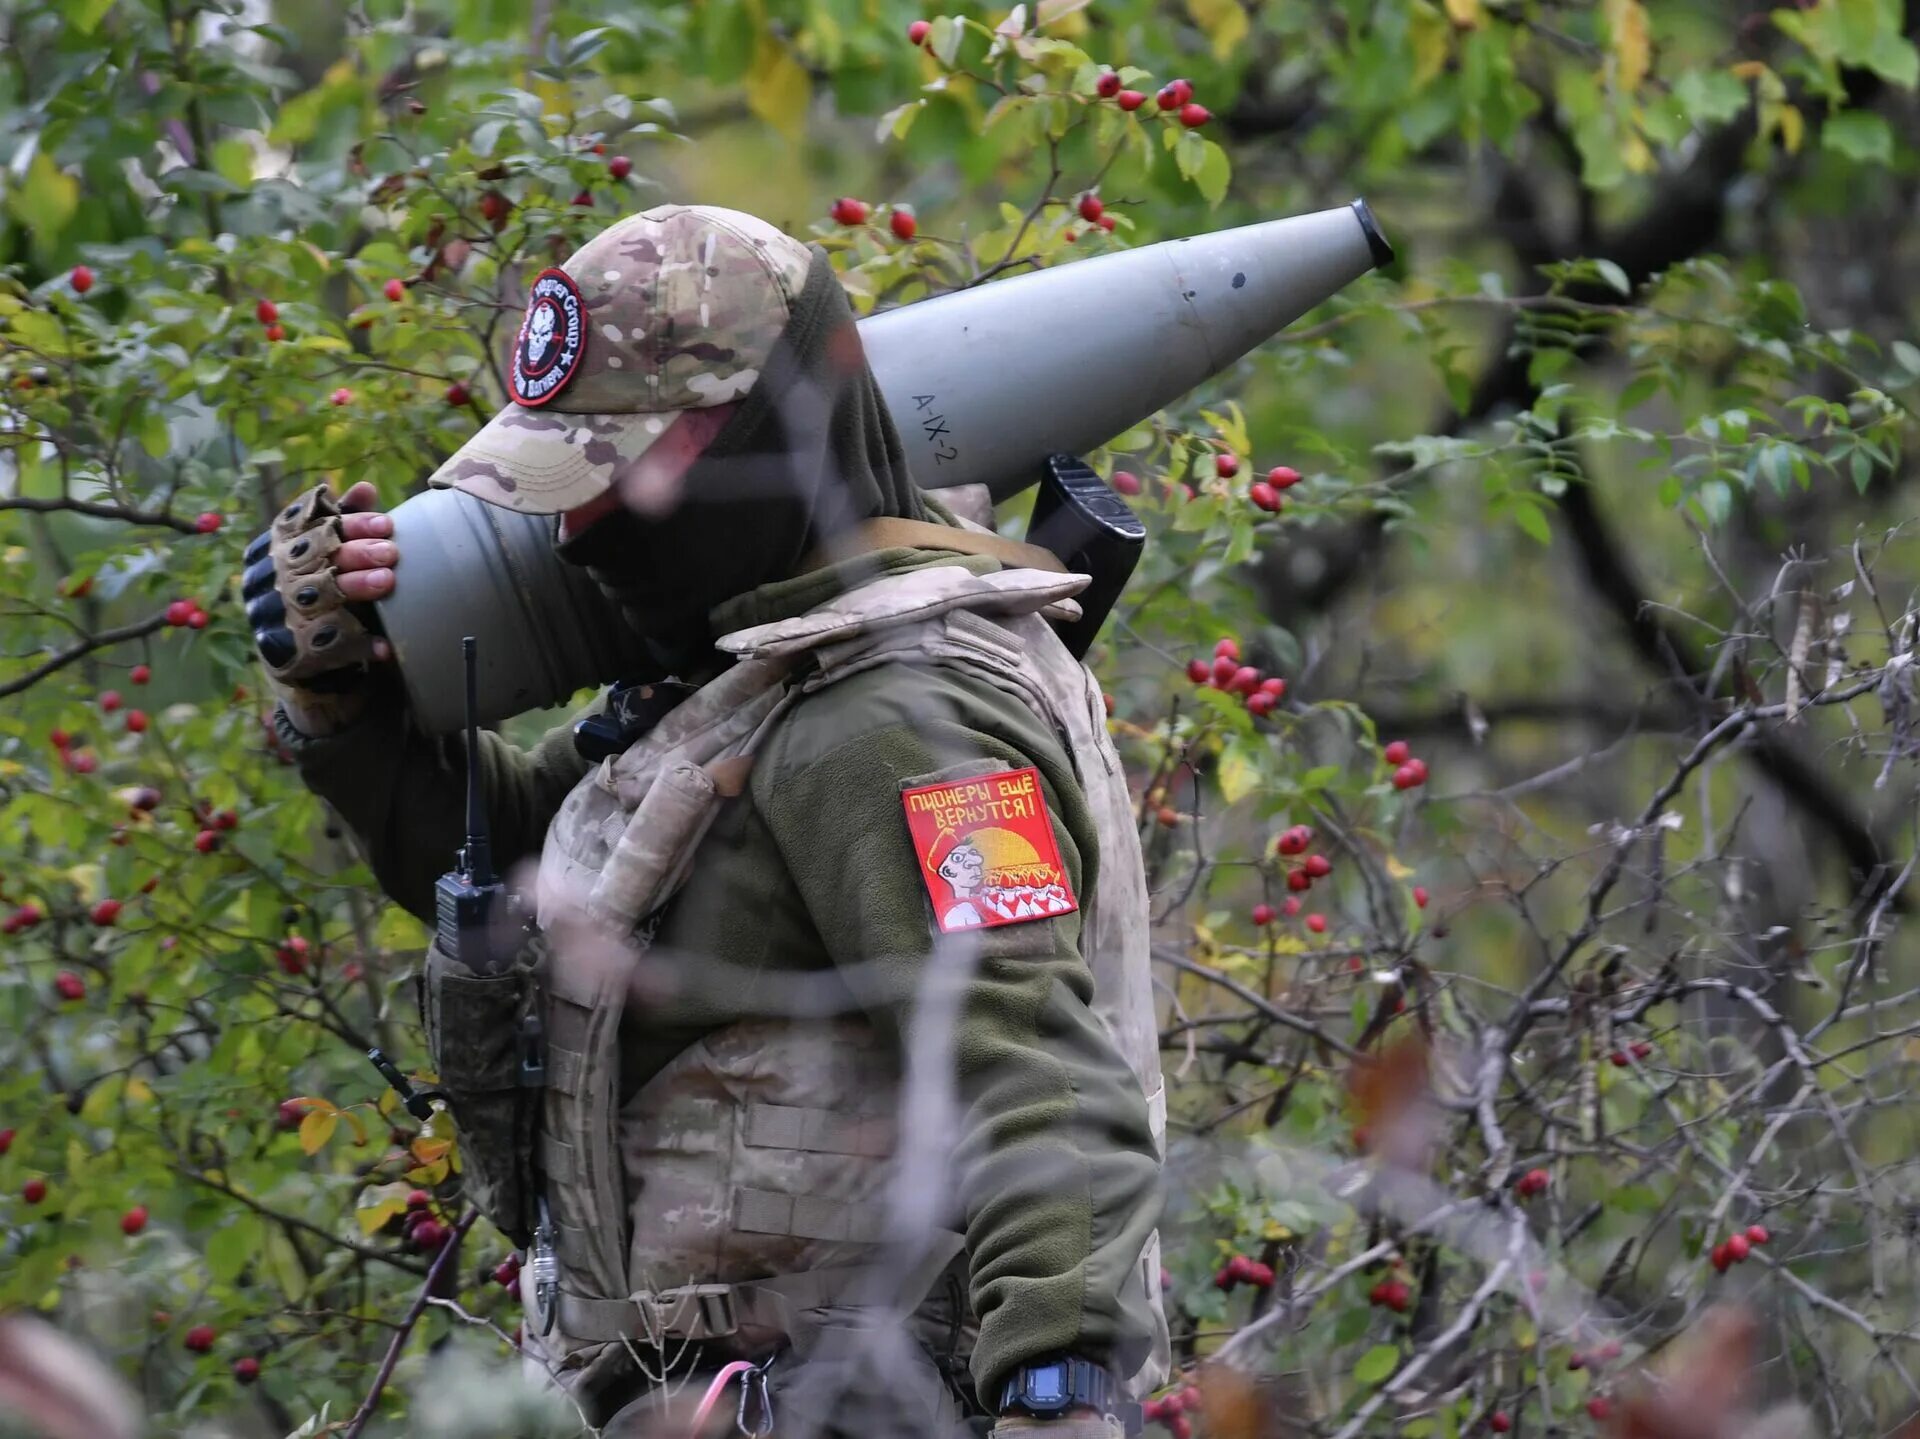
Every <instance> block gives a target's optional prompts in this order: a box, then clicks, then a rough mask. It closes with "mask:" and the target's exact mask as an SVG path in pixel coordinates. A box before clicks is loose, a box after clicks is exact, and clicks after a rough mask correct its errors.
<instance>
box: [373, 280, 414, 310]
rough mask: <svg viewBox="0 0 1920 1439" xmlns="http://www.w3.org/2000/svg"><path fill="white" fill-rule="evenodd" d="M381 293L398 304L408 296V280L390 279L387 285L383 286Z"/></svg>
mask: <svg viewBox="0 0 1920 1439" xmlns="http://www.w3.org/2000/svg"><path fill="white" fill-rule="evenodd" d="M380 293H381V294H383V295H385V296H386V297H387V298H388V299H389V300H391V301H393V303H394V304H396V305H397V304H399V303H400V302H401V301H402V300H404V299H406V298H407V284H406V281H404V280H401V279H398V278H395V279H392V280H389V281H387V283H386V284H385V285H383V286H382V287H381V290H380Z"/></svg>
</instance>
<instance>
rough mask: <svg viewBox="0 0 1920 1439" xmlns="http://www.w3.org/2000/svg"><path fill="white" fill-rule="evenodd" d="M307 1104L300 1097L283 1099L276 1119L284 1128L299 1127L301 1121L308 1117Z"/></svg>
mask: <svg viewBox="0 0 1920 1439" xmlns="http://www.w3.org/2000/svg"><path fill="white" fill-rule="evenodd" d="M306 1113H307V1106H306V1105H305V1104H304V1103H303V1102H302V1101H300V1100H298V1099H283V1100H281V1101H280V1107H279V1109H278V1110H277V1111H275V1114H274V1121H275V1123H277V1124H278V1125H279V1126H280V1128H282V1129H298V1128H299V1127H300V1121H301V1120H302V1119H304V1118H305V1117H306Z"/></svg>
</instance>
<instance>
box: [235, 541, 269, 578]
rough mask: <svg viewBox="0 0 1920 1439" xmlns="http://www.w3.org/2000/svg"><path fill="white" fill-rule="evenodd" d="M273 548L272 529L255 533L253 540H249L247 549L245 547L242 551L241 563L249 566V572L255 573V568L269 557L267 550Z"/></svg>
mask: <svg viewBox="0 0 1920 1439" xmlns="http://www.w3.org/2000/svg"><path fill="white" fill-rule="evenodd" d="M272 548H273V531H272V530H262V531H261V532H260V533H259V534H257V535H255V536H254V537H253V538H252V539H251V540H249V541H247V547H246V549H244V550H243V551H241V553H240V563H241V564H243V565H246V566H247V567H248V568H247V573H248V574H252V573H253V571H254V568H255V567H257V566H258V565H259V563H260V561H261V560H264V559H265V558H266V557H267V551H268V550H270V549H272Z"/></svg>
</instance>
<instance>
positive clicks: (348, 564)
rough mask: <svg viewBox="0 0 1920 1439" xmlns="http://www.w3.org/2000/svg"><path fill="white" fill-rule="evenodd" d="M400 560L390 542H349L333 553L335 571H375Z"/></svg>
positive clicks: (393, 545) (397, 550) (397, 549)
mask: <svg viewBox="0 0 1920 1439" xmlns="http://www.w3.org/2000/svg"><path fill="white" fill-rule="evenodd" d="M399 558H400V549H399V547H398V546H397V545H395V544H394V542H393V541H392V540H349V541H347V543H346V544H344V545H342V546H340V548H339V549H337V550H335V551H334V552H333V567H334V568H335V569H336V570H377V569H381V568H383V567H387V566H391V565H392V564H393V562H394V561H395V560H397V559H399Z"/></svg>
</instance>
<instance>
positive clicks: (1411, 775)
mask: <svg viewBox="0 0 1920 1439" xmlns="http://www.w3.org/2000/svg"><path fill="white" fill-rule="evenodd" d="M1419 784H1420V773H1419V771H1418V770H1416V769H1415V768H1414V767H1413V766H1412V765H1410V764H1403V765H1401V766H1400V768H1399V769H1397V770H1395V771H1394V772H1393V787H1394V788H1395V789H1414V788H1417V787H1418V786H1419Z"/></svg>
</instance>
